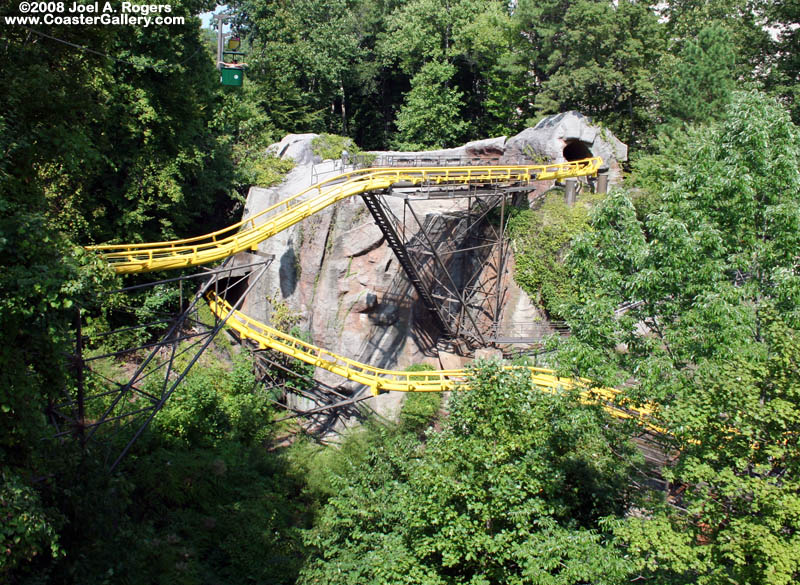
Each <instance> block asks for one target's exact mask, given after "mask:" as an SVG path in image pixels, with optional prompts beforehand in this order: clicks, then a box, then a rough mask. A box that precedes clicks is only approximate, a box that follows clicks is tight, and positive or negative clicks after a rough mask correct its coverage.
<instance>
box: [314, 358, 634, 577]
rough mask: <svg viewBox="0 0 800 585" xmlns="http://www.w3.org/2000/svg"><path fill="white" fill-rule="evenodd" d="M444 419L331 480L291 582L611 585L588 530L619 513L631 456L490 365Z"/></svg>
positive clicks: (576, 407)
mask: <svg viewBox="0 0 800 585" xmlns="http://www.w3.org/2000/svg"><path fill="white" fill-rule="evenodd" d="M450 409H451V412H450V416H449V417H448V418H447V419H446V420H445V421H443V425H444V428H443V429H442V431H441V432H438V433H436V432H428V434H427V435H426V441H425V443H423V444H420V443H419V442H418V441H417V439H416V436H415V435H413V434H412V435H407V434H403V435H400V436H399V437H395V438H392V439H391V440H388V441H385V442H383V443H381V444H379V445H377V446H375V447H373V448H372V449H371V450H370V451H369V452H368V454H367V458H366V461H365V462H364V464H363V465H362V466H360V467H359V468H357V469H354V470H353V471H352V472H351V473H349V474H348V475H347V476H346V477H342V478H341V480H340V483H339V485H337V488H338V489H337V495H335V496H333V497H332V498H331V499H330V500H329V501H328V503H327V504H326V506H325V507H324V508H323V510H322V512H321V515H320V517H319V519H318V521H317V523H316V526H315V528H314V529H313V530H312V531H311V532H310V533H309V535H308V544H310V545H311V546H313V547H314V554H313V555H312V557H311V560H310V562H309V563H308V564H307V565H306V566H305V568H304V569H303V572H302V576H301V580H300V582H301V583H338V582H341V581H342V580H343V579H344V580H347V581H354V582H355V581H358V582H377V581H380V582H389V583H429V584H434V583H511V584H513V583H525V582H538V583H553V584H555V583H564V584H566V583H576V584H577V583H583V582H587V581H592V582H598V583H616V582H621V580H622V579H623V578H624V576H625V574H626V572H627V569H626V565H625V563H624V562H623V560H622V558H621V557H620V556H618V554H617V552H616V550H615V549H614V548H613V546H612V545H611V544H610V541H609V539H608V534H606V533H605V532H604V531H603V530H601V529H600V528H599V520H600V519H601V518H603V517H606V516H609V515H612V516H616V515H621V514H622V513H623V511H624V509H625V505H626V502H627V499H626V490H627V488H626V485H627V477H628V474H629V473H630V471H631V470H630V468H629V465H630V463H631V456H632V452H633V450H632V449H631V447H630V446H629V445H627V444H626V443H625V442H624V441H623V440H622V439H621V435H620V429H619V428H617V427H616V426H615V425H609V424H607V421H606V420H605V416H606V415H605V414H604V413H603V411H602V410H601V409H599V407H596V406H586V405H581V404H580V403H579V401H577V400H576V397H575V396H573V395H571V394H568V393H565V394H560V393H558V394H556V395H547V394H544V393H542V392H541V391H540V390H535V389H532V388H531V384H530V378H529V376H528V374H527V373H526V372H525V371H520V372H516V373H511V372H508V371H504V370H503V369H502V368H501V367H500V365H499V364H496V363H483V364H480V365H478V366H477V367H476V369H475V378H474V384H471V388H470V390H469V391H467V392H463V393H458V394H456V395H454V396H453V397H452V399H451V403H450Z"/></svg>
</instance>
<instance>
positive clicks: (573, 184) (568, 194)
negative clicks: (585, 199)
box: [564, 178, 578, 207]
mask: <svg viewBox="0 0 800 585" xmlns="http://www.w3.org/2000/svg"><path fill="white" fill-rule="evenodd" d="M564 185H566V187H565V189H564V201H565V202H566V204H567V206H568V207H572V206H574V205H575V201H576V199H577V198H578V180H577V179H574V178H573V179H566V180H565V181H564Z"/></svg>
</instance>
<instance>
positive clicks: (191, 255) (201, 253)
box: [88, 157, 662, 432]
mask: <svg viewBox="0 0 800 585" xmlns="http://www.w3.org/2000/svg"><path fill="white" fill-rule="evenodd" d="M601 165H602V159H600V158H599V157H594V158H588V159H583V160H579V161H573V162H566V163H557V164H550V165H528V166H475V167H420V168H416V167H415V168H371V169H363V170H357V171H353V172H350V173H345V174H342V175H338V176H336V177H333V178H331V179H329V180H327V181H323V182H321V183H317V184H315V185H312V186H311V187H309V188H308V189H305V190H304V191H301V192H300V193H298V194H297V195H294V196H292V197H289V198H288V199H285V200H283V201H281V202H279V203H277V204H275V205H273V206H271V207H268V208H267V209H265V210H264V211H262V212H260V213H258V214H257V215H254V216H253V217H250V218H248V219H246V220H243V221H240V222H238V223H235V224H233V225H231V226H228V227H227V228H224V229H222V230H219V231H216V232H213V233H210V234H206V235H203V236H197V237H194V238H187V239H183V240H174V241H170V242H155V243H144V244H111V245H101V246H90V247H88V249H89V250H94V251H97V252H99V253H101V254H102V255H103V257H104V258H105V259H106V260H108V262H109V263H111V265H112V266H113V267H114V269H115V270H116V272H117V273H119V274H128V273H135V272H148V271H154V270H170V269H175V268H183V267H186V266H197V265H201V264H207V263H210V262H214V261H217V260H222V259H224V258H227V257H229V256H232V255H233V254H236V253H238V252H242V251H245V250H252V249H254V248H255V247H256V246H257V245H258V244H259V243H260V242H262V241H264V240H266V239H268V238H270V237H272V236H274V235H275V234H277V233H278V232H280V231H282V230H285V229H287V228H289V227H291V226H292V225H294V224H296V223H298V222H300V221H302V220H304V219H305V218H307V217H309V216H311V215H313V214H315V213H317V212H318V211H321V210H322V209H325V208H326V207H328V206H329V205H332V204H334V203H336V202H338V201H342V200H343V199H346V198H348V197H352V196H353V195H358V194H361V193H366V192H369V191H378V190H383V189H386V188H388V187H391V186H393V185H402V186H426V185H487V184H490V185H514V184H524V183H528V182H530V181H542V180H553V179H564V178H568V177H581V176H594V175H596V174H597V171H598V170H599V169H600V167H601ZM207 300H208V303H209V306H210V307H211V310H212V311H213V312H214V313H215V314H216V315H218V316H220V317H224V316H225V315H228V313H231V316H230V318H229V319H228V323H227V324H228V326H229V327H231V328H233V329H234V330H235V331H236V332H237V333H238V334H239V335H240V336H241V337H242V338H243V339H249V340H251V341H253V342H254V343H256V344H258V346H259V347H261V348H264V349H266V348H269V349H273V350H276V351H278V352H281V353H283V354H285V355H287V356H290V357H293V358H295V359H298V360H301V361H303V362H306V363H308V364H312V365H314V366H316V367H320V368H323V369H326V370H328V371H330V372H333V373H335V374H338V375H340V376H342V377H344V378H346V379H348V380H352V381H355V382H359V383H361V384H364V385H365V386H367V387H369V388H370V390H371V391H372V393H373V394H375V395H377V394H378V393H380V392H387V391H397V392H443V391H449V390H456V389H468V388H469V379H470V376H471V373H470V371H469V370H438V371H429V372H402V371H398V370H384V369H381V368H376V367H373V366H369V365H367V364H362V363H360V362H357V361H355V360H352V359H349V358H346V357H343V356H340V355H337V354H335V353H333V352H330V351H328V350H326V349H323V348H321V347H317V346H315V345H312V344H310V343H306V342H305V341H302V340H301V339H298V338H296V337H292V336H291V335H288V334H286V333H283V332H281V331H278V330H277V329H273V328H271V327H268V326H267V325H264V324H263V323H259V322H258V321H256V320H254V319H251V318H250V317H248V316H246V315H244V314H243V313H241V312H239V311H232V307H231V305H230V304H229V303H228V302H227V301H225V300H224V299H220V298H218V297H217V296H215V295H214V294H213V293H210V294H209V295H208V296H207ZM507 368H509V369H514V368H515V366H507ZM527 369H528V370H529V371H530V374H531V380H532V382H533V384H534V385H535V386H536V387H537V388H539V389H541V390H543V391H545V392H555V391H557V390H558V389H564V390H570V389H575V390H577V391H578V392H579V393H580V396H581V399H582V400H583V401H585V402H592V403H600V404H602V405H603V406H604V408H605V409H606V410H607V411H608V412H610V413H611V414H612V415H613V416H615V417H617V418H623V419H636V420H637V421H638V422H639V423H640V424H641V425H643V426H644V427H645V428H648V429H650V430H653V431H656V432H662V430H661V429H660V428H659V427H657V426H655V425H654V424H653V423H652V420H653V419H652V414H653V406H652V405H647V404H646V405H642V406H637V405H633V404H631V403H628V402H626V401H624V400H620V396H619V390H616V389H613V388H596V387H593V386H592V384H591V382H590V381H589V380H586V379H584V378H563V377H559V376H557V375H556V374H555V372H554V371H553V370H547V369H542V368H532V367H531V368H527Z"/></svg>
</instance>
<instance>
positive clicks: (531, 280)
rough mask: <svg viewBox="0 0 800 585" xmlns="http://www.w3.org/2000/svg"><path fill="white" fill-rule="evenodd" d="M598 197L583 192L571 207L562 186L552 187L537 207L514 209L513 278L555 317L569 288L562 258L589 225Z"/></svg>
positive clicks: (510, 224)
mask: <svg viewBox="0 0 800 585" xmlns="http://www.w3.org/2000/svg"><path fill="white" fill-rule="evenodd" d="M599 199H600V196H598V195H593V194H591V193H589V194H587V195H582V196H581V197H580V198H579V200H578V202H577V203H576V204H575V205H574V206H572V207H570V206H568V205H567V204H566V202H565V201H564V192H563V190H562V189H552V190H551V191H549V192H548V193H546V194H545V195H544V200H543V201H542V202H541V205H540V206H539V207H538V208H536V209H525V210H514V213H513V215H512V216H511V217H510V218H509V221H508V234H509V237H510V238H511V239H512V241H513V243H514V248H515V251H516V256H515V261H516V265H515V267H514V279H515V280H516V281H517V283H518V284H519V285H520V286H521V287H522V289H523V290H524V291H525V292H526V293H528V295H529V296H531V297H532V298H533V299H536V300H537V301H538V302H539V304H540V305H541V306H542V307H543V308H544V309H545V310H547V311H548V313H549V314H550V315H551V316H553V317H556V318H560V317H561V316H562V315H561V314H560V313H559V312H558V306H559V305H560V304H561V303H563V302H565V301H566V300H567V299H568V298H569V296H570V294H571V293H572V288H571V285H570V278H569V274H568V272H567V269H566V268H565V267H564V264H563V258H564V255H565V254H566V252H567V250H568V248H569V243H570V241H571V240H572V239H573V238H574V237H575V236H577V235H578V234H580V233H582V232H583V231H584V230H586V229H587V228H588V221H589V210H590V209H591V206H592V205H594V204H596V203H597V201H598V200H599Z"/></svg>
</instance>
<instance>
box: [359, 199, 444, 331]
mask: <svg viewBox="0 0 800 585" xmlns="http://www.w3.org/2000/svg"><path fill="white" fill-rule="evenodd" d="M361 198H362V199H363V200H364V204H365V205H366V206H367V209H369V211H370V213H371V214H372V217H373V219H375V223H376V224H377V225H378V227H379V228H380V229H381V231H382V232H383V236H384V237H385V238H386V243H388V244H389V247H390V248H391V249H392V251H393V252H394V254H395V256H396V257H397V261H398V262H400V266H402V267H403V270H404V271H405V273H406V276H408V280H409V281H410V282H411V285H412V286H413V287H414V290H416V291H417V294H418V295H419V298H420V300H421V301H422V304H423V305H425V308H426V309H428V310H429V311H430V313H431V315H432V316H433V318H434V319H435V320H436V324H437V325H438V326H439V327H440V328H441V330H442V332H443V333H444V334H445V335H447V336H448V337H455V336H456V332H455V331H453V330H452V328H451V327H450V324H449V323H448V321H447V319H445V318H444V316H443V315H442V314H441V312H440V311H439V306H438V305H437V304H436V301H435V300H434V298H433V295H432V293H431V291H430V289H429V288H428V287H427V286H426V285H425V283H424V282H423V280H422V277H421V276H420V274H419V272H418V271H417V269H416V267H415V266H414V264H413V262H411V259H410V258H409V254H408V250H407V249H406V247H405V245H404V244H403V241H402V239H401V238H400V236H399V235H398V234H397V231H396V230H395V229H394V226H393V225H392V222H391V220H390V219H389V217H388V216H387V215H386V212H385V211H384V209H383V205H382V204H381V202H380V200H379V199H378V195H377V194H376V193H374V192H369V193H362V194H361Z"/></svg>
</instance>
